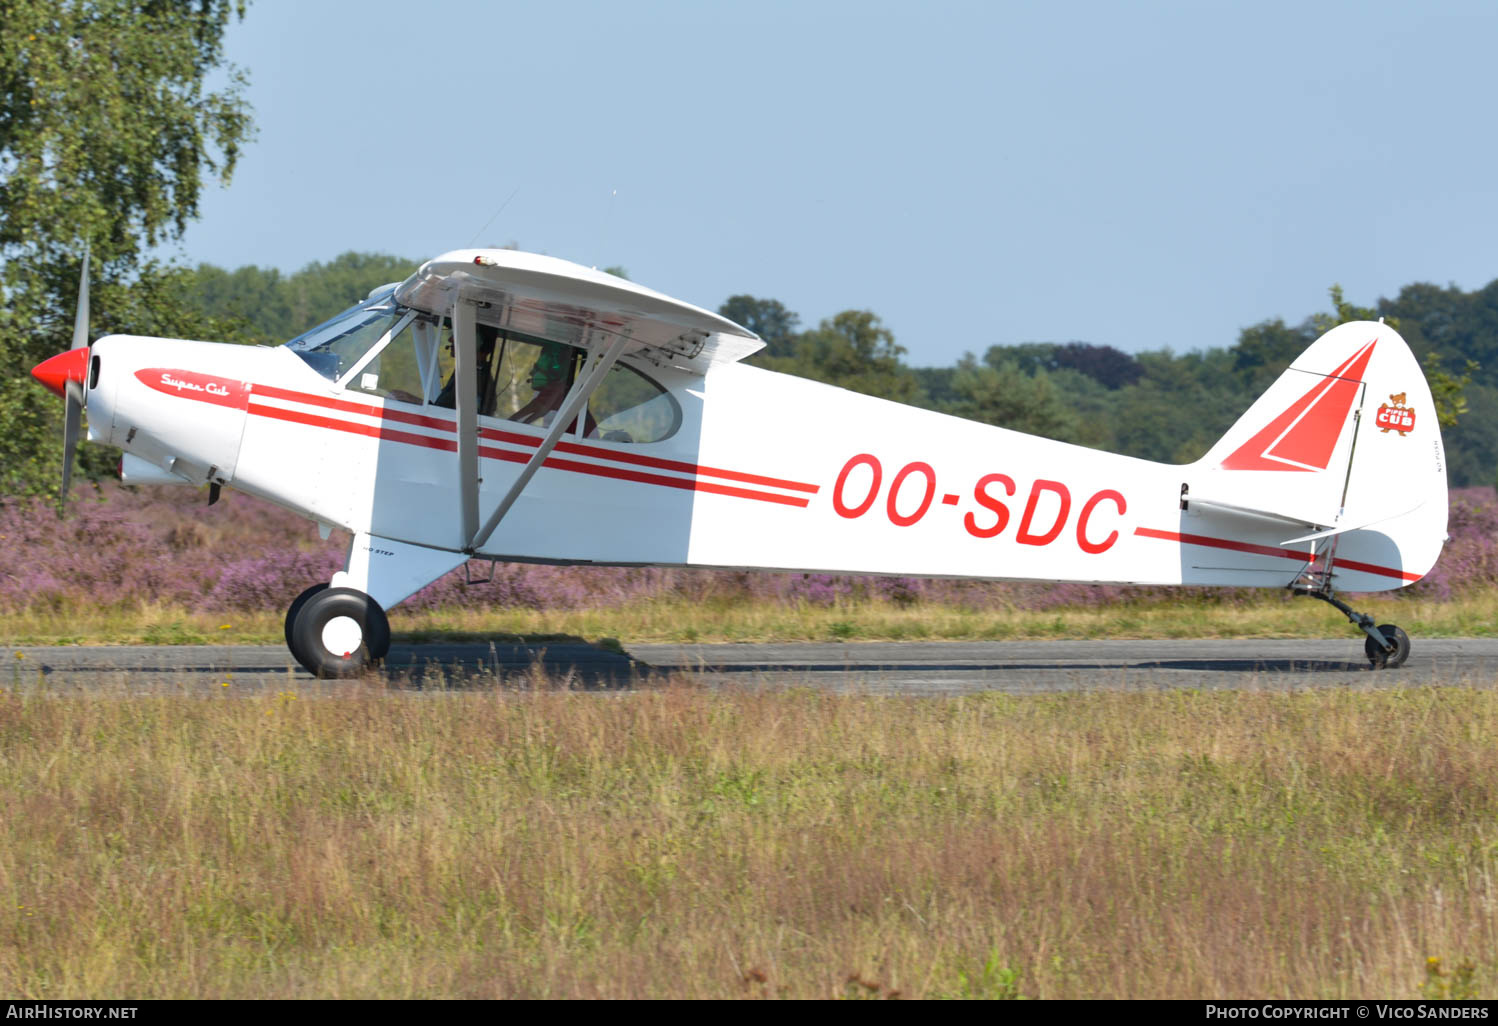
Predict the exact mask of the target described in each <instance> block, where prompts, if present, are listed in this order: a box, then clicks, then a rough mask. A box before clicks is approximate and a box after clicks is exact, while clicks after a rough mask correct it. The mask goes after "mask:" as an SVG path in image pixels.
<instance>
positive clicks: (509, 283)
mask: <svg viewBox="0 0 1498 1026" xmlns="http://www.w3.org/2000/svg"><path fill="white" fill-rule="evenodd" d="M460 295H461V296H462V298H463V299H464V300H467V301H471V302H474V303H477V304H480V306H481V307H483V309H482V312H481V313H480V314H479V319H480V320H481V321H482V322H483V323H485V324H492V325H494V326H495V327H499V328H509V329H512V330H514V331H518V332H523V333H525V334H527V335H531V336H535V337H539V338H545V339H550V340H552V341H555V342H565V343H567V344H568V345H574V346H578V347H581V348H584V349H600V348H602V347H603V346H605V345H607V344H608V343H609V342H610V341H612V339H613V338H614V337H616V336H620V335H624V336H627V338H628V342H627V343H626V344H625V346H624V349H623V353H625V354H627V353H630V352H639V351H642V350H643V351H646V352H647V355H652V356H654V358H655V359H657V360H659V361H661V362H663V363H668V364H670V365H672V366H676V367H681V368H682V369H684V370H689V371H694V372H696V373H699V374H700V373H702V372H704V371H706V370H707V368H708V367H709V366H711V365H712V364H714V363H733V362H735V361H737V360H742V359H743V358H744V357H746V356H749V355H750V354H751V353H754V352H757V351H758V350H760V349H762V348H763V347H764V343H763V342H762V341H760V339H759V336H757V335H755V334H754V333H753V332H752V331H750V330H749V329H747V328H744V327H742V326H740V325H738V324H735V323H734V322H733V321H730V320H728V319H727V318H726V317H720V316H718V315H717V314H715V313H711V312H709V311H707V310H704V309H702V308H701V307H697V306H693V305H692V304H690V303H683V302H681V301H680V300H678V299H672V298H671V297H670V296H666V295H662V294H661V293H659V292H656V291H654V290H653V289H647V288H645V287H644V286H642V285H636V284H635V283H634V282H632V281H626V280H625V279H623V278H617V277H615V276H614V275H612V274H606V273H604V272H602V271H596V270H593V269H591V268H587V267H583V266H581V265H580V264H574V263H571V262H570V261H567V260H559V259H557V258H556V257H549V256H541V255H540V254H537V253H521V252H518V251H516V250H507V249H460V250H455V251H454V252H451V253H445V254H443V255H442V256H440V257H437V258H436V259H434V260H428V261H427V262H426V263H424V264H422V265H421V268H420V269H419V270H417V272H416V273H415V274H413V275H411V277H409V278H407V279H406V280H405V281H404V282H402V283H401V285H400V286H399V287H398V288H397V289H396V290H395V298H396V301H397V302H399V303H402V304H404V305H406V306H409V307H413V308H415V309H417V310H422V311H425V312H427V313H432V314H438V315H447V314H450V313H451V311H452V309H453V303H454V301H455V300H456V299H457V298H458V297H459V296H460ZM652 350H653V351H654V353H650V352H649V351H652Z"/></svg>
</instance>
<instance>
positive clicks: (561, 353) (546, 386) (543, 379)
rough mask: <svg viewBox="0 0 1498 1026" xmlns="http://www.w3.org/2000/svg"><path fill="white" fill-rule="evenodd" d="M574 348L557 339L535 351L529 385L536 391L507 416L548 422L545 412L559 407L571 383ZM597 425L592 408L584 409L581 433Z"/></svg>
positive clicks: (535, 421)
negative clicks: (537, 351) (528, 399)
mask: <svg viewBox="0 0 1498 1026" xmlns="http://www.w3.org/2000/svg"><path fill="white" fill-rule="evenodd" d="M576 358H577V350H576V349H574V348H573V347H572V346H569V345H564V344H563V343H561V342H548V343H546V344H545V345H544V346H542V348H541V352H540V353H538V354H537V355H536V362H535V364H534V365H532V367H531V389H532V391H534V392H535V393H536V394H535V395H534V396H532V397H531V400H530V402H528V403H526V404H525V405H524V406H522V407H521V408H520V409H518V410H516V411H515V412H514V413H512V414H510V417H509V419H510V420H514V421H519V422H520V423H522V424H534V423H538V422H539V423H541V424H549V423H550V422H551V421H550V419H549V418H548V417H547V414H550V413H552V412H553V411H554V410H558V409H560V408H561V406H562V403H563V402H564V401H565V400H566V398H567V391H568V389H569V388H571V387H572V371H573V364H574V362H575V361H576ZM597 429H598V423H597V421H595V420H594V419H593V411H592V410H584V428H583V434H584V436H587V437H591V436H592V434H593V433H594V432H595V431H596V430H597Z"/></svg>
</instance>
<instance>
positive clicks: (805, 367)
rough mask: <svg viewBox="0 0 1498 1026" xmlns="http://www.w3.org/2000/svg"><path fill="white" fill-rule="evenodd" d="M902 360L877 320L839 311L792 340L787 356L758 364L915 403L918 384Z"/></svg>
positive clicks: (864, 313) (890, 334) (900, 348)
mask: <svg viewBox="0 0 1498 1026" xmlns="http://www.w3.org/2000/svg"><path fill="white" fill-rule="evenodd" d="M904 355H905V348H904V347H903V346H901V345H898V344H897V343H896V342H895V336H894V333H893V332H891V331H890V330H889V329H888V328H886V327H885V326H884V325H883V324H882V323H881V322H880V320H879V317H878V315H876V314H873V313H871V312H869V311H868V310H844V311H843V312H842V313H840V314H838V315H837V316H835V317H828V318H826V319H825V320H823V321H822V323H821V324H819V325H817V326H816V327H815V328H813V329H812V330H811V331H805V332H802V333H801V334H800V335H798V336H796V340H795V345H794V346H793V347H792V351H791V353H790V355H789V356H786V357H780V358H775V357H771V358H769V359H766V360H764V361H762V364H763V366H765V367H768V368H769V369H770V370H776V371H783V372H785V373H788V374H796V375H799V376H800V377H803V378H811V379H812V380H814V381H825V382H827V383H828V384H830V385H837V386H838V387H840V388H846V389H849V390H851V391H854V392H862V393H864V394H865V395H876V396H879V397H880V398H881V399H893V400H895V401H896V402H901V403H915V402H917V401H918V400H919V399H920V397H921V388H920V383H919V382H918V381H917V379H916V376H915V374H914V373H913V372H912V371H911V369H910V368H909V367H907V366H905V364H904V363H902V362H901V360H900V357H902V356H904Z"/></svg>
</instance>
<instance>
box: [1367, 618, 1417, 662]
mask: <svg viewBox="0 0 1498 1026" xmlns="http://www.w3.org/2000/svg"><path fill="white" fill-rule="evenodd" d="M1378 633H1380V634H1382V635H1383V636H1384V637H1385V638H1386V639H1388V640H1389V641H1390V642H1391V643H1392V644H1393V645H1394V650H1393V651H1392V652H1385V651H1384V650H1383V649H1381V648H1379V647H1378V642H1376V641H1374V640H1373V639H1372V638H1369V639H1368V640H1367V641H1365V642H1363V651H1364V652H1366V653H1367V655H1368V662H1370V663H1372V664H1373V668H1374V669H1375V670H1392V669H1394V668H1395V667H1396V666H1403V665H1404V661H1405V660H1406V659H1408V658H1409V657H1410V636H1409V635H1408V634H1406V633H1404V631H1402V630H1400V629H1399V628H1398V627H1395V626H1394V625H1393V624H1392V623H1383V624H1379V626H1378Z"/></svg>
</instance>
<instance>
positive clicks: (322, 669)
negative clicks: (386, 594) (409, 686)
mask: <svg viewBox="0 0 1498 1026" xmlns="http://www.w3.org/2000/svg"><path fill="white" fill-rule="evenodd" d="M341 618H346V619H348V620H350V621H353V622H352V624H342V625H338V624H335V623H334V621H336V620H339V619H341ZM330 625H331V627H330ZM353 628H357V631H355V630H354V629H353ZM340 631H342V632H344V633H345V635H346V639H345V642H344V644H350V643H351V644H350V647H348V648H346V649H344V650H343V651H336V652H335V651H332V650H331V649H330V648H329V647H328V644H327V641H328V638H329V634H330V633H331V634H337V633H339V632H340ZM389 651H390V621H388V620H387V619H385V611H384V610H383V609H381V608H380V604H379V603H378V602H376V601H375V600H374V599H372V598H370V597H369V596H368V595H366V594H364V593H363V592H362V591H355V590H354V589H353V588H327V589H324V590H321V591H318V592H315V593H314V594H312V595H308V596H306V601H305V602H303V603H302V607H301V608H300V609H299V610H297V613H296V617H295V619H294V621H293V623H292V625H291V654H292V655H293V656H295V657H296V661H297V662H299V663H301V664H302V665H303V666H305V667H306V668H307V671H308V672H309V673H311V674H312V675H313V676H314V677H323V678H327V677H355V676H358V675H359V674H360V673H362V672H363V671H364V670H365V669H367V668H368V667H369V666H371V665H373V664H375V663H377V662H379V661H380V659H382V658H383V657H384V655H385V653H387V652H389ZM376 653H378V654H376Z"/></svg>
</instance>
